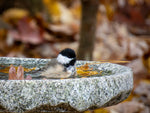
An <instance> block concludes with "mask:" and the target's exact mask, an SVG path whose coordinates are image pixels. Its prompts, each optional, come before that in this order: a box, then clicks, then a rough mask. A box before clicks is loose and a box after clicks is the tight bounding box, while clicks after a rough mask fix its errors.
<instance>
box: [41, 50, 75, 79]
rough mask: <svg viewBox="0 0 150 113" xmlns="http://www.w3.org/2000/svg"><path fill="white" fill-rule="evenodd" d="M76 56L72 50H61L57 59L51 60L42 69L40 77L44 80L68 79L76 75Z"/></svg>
mask: <svg viewBox="0 0 150 113" xmlns="http://www.w3.org/2000/svg"><path fill="white" fill-rule="evenodd" d="M75 63H76V54H75V51H74V50H73V49H70V48H66V49H64V50H62V51H61V52H60V53H59V54H58V56H57V58H54V59H51V61H49V62H48V63H47V64H46V65H45V66H44V67H43V68H42V69H41V72H40V75H41V76H42V77H44V78H47V79H49V78H56V79H61V78H69V77H75V75H76V67H75Z"/></svg>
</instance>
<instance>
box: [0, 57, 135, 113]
mask: <svg viewBox="0 0 150 113" xmlns="http://www.w3.org/2000/svg"><path fill="white" fill-rule="evenodd" d="M6 60H7V62H6ZM16 61H17V62H16ZM29 62H30V63H29ZM37 62H38V63H37ZM46 62H47V60H45V59H44V60H42V59H36V60H35V59H15V58H13V59H11V58H10V59H9V58H0V64H5V65H7V64H16V65H17V64H22V65H23V66H25V67H28V65H29V66H30V67H32V66H35V65H36V66H38V65H39V66H40V65H44V64H45V63H46ZM84 63H85V61H78V62H77V66H79V65H82V64H84ZM31 65H32V66H31ZM92 66H93V67H95V68H97V69H99V70H111V71H112V75H106V76H101V77H90V78H75V79H63V80H0V108H1V107H3V108H5V109H6V110H8V111H11V112H17V113H19V112H20V113H22V112H26V111H29V112H30V111H32V110H34V111H36V109H40V107H42V109H43V106H46V107H45V110H49V111H55V112H67V111H78V112H82V111H85V110H87V109H95V108H99V107H106V106H110V105H114V104H117V103H119V102H121V101H123V100H124V99H126V98H127V97H128V95H129V94H130V92H131V90H132V88H133V73H132V71H131V69H130V68H128V67H124V66H120V65H117V64H111V63H103V64H96V65H92Z"/></svg>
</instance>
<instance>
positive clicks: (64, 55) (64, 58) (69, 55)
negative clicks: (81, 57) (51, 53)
mask: <svg viewBox="0 0 150 113" xmlns="http://www.w3.org/2000/svg"><path fill="white" fill-rule="evenodd" d="M57 61H58V62H59V63H60V64H62V65H64V67H65V68H66V70H67V71H73V70H75V62H76V54H75V52H74V50H72V49H70V48H66V49H64V50H62V51H61V52H60V53H59V54H58V56H57Z"/></svg>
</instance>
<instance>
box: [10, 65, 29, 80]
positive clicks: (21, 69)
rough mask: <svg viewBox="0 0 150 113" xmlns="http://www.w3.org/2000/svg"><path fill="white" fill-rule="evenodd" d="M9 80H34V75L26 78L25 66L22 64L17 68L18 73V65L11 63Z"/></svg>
mask: <svg viewBox="0 0 150 113" xmlns="http://www.w3.org/2000/svg"><path fill="white" fill-rule="evenodd" d="M8 78H9V80H32V77H31V76H30V75H28V76H27V77H26V78H24V67H22V66H21V65H20V66H19V67H18V68H17V73H16V67H15V66H13V65H11V66H10V69H9V77H8Z"/></svg>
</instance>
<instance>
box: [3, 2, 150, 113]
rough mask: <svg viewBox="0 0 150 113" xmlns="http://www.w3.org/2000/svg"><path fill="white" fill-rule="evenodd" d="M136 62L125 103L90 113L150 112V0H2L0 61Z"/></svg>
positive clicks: (131, 65)
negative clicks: (68, 55)
mask: <svg viewBox="0 0 150 113" xmlns="http://www.w3.org/2000/svg"><path fill="white" fill-rule="evenodd" d="M67 47H69V48H72V49H74V50H75V51H76V52H77V56H78V59H84V60H96V61H108V62H113V61H118V63H119V61H120V60H125V61H130V62H129V63H126V64H125V63H124V64H122V63H121V62H120V64H122V65H126V66H129V67H131V68H132V69H133V71H134V89H133V93H132V94H131V96H130V97H129V98H128V99H127V100H126V101H124V102H122V103H120V104H118V105H116V106H112V107H108V108H104V109H97V110H94V111H87V112H85V113H135V112H136V113H150V80H149V79H150V0H99V1H98V0H26V1H25V0H24V1H22V0H9V1H8V0H7V1H6V0H0V56H1V57H2V56H6V57H33V58H54V57H56V56H57V54H58V53H59V51H60V50H62V49H64V48H67Z"/></svg>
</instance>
